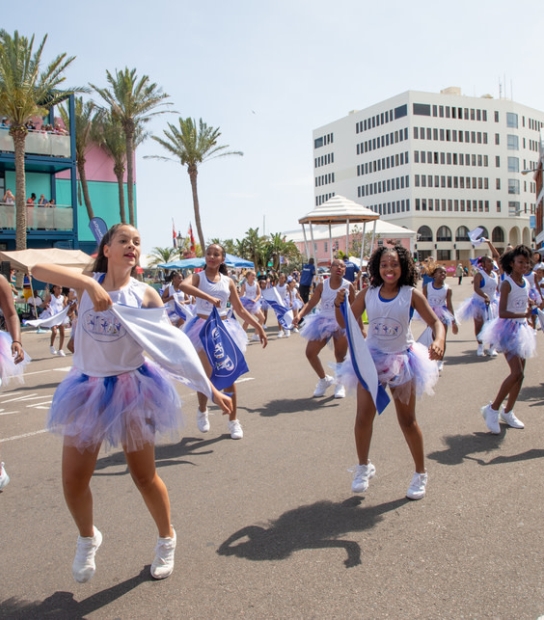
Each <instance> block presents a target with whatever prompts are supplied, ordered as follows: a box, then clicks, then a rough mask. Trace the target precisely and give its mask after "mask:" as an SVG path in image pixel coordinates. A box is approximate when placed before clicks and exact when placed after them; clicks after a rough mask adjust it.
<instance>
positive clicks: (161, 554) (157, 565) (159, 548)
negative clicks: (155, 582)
mask: <svg viewBox="0 0 544 620" xmlns="http://www.w3.org/2000/svg"><path fill="white" fill-rule="evenodd" d="M176 542H177V536H176V530H174V536H173V537H172V538H160V537H159V538H158V539H157V545H156V547H155V559H154V560H153V563H152V564H151V576H152V577H153V579H166V578H167V577H170V575H171V574H172V572H173V571H174V553H175V551H176Z"/></svg>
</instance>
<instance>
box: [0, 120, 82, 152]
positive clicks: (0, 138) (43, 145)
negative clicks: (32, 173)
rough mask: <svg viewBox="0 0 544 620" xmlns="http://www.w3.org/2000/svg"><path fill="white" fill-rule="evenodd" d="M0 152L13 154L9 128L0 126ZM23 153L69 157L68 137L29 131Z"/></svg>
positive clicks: (13, 149)
mask: <svg viewBox="0 0 544 620" xmlns="http://www.w3.org/2000/svg"><path fill="white" fill-rule="evenodd" d="M0 151H5V152H7V153H13V152H14V151H15V148H14V146H13V138H12V137H11V136H10V135H9V127H1V126H0ZM25 153H30V154H34V155H47V156H49V157H70V136H66V135H62V134H58V133H54V132H46V131H39V130H29V132H28V134H27V136H26V140H25Z"/></svg>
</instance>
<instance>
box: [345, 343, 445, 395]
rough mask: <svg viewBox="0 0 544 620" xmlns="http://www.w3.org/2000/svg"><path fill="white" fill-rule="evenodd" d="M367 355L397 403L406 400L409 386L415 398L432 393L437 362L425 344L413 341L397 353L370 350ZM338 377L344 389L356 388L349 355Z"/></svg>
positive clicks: (355, 377)
mask: <svg viewBox="0 0 544 620" xmlns="http://www.w3.org/2000/svg"><path fill="white" fill-rule="evenodd" d="M370 354H371V355H372V359H373V360H374V364H375V365H376V370H377V371H378V380H379V381H380V383H382V384H383V385H389V386H390V387H392V388H395V397H396V398H398V399H399V400H400V401H401V402H403V403H408V402H409V401H410V396H411V394H412V386H414V387H415V392H416V397H418V398H419V397H420V396H422V395H423V394H429V395H431V396H432V395H433V394H434V390H433V388H434V386H435V384H436V382H437V381H438V364H437V363H436V362H435V361H433V360H431V359H430V358H429V349H428V348H427V347H425V346H423V345H422V344H420V343H419V342H414V343H413V344H412V345H411V346H410V348H409V349H407V350H406V351H403V352H401V353H382V352H381V351H377V350H376V349H370ZM338 378H339V381H340V382H341V383H342V384H343V385H344V386H345V387H346V389H347V390H348V391H350V392H354V391H355V389H356V388H357V384H358V380H357V376H356V375H355V371H354V370H353V365H352V363H351V357H350V356H348V357H347V359H346V360H345V361H344V362H343V363H342V364H341V365H340V368H339V370H338Z"/></svg>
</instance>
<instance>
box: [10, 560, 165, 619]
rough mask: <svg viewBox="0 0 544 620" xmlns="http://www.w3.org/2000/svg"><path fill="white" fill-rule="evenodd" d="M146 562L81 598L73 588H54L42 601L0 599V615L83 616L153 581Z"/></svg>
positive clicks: (68, 617) (23, 617)
mask: <svg viewBox="0 0 544 620" xmlns="http://www.w3.org/2000/svg"><path fill="white" fill-rule="evenodd" d="M149 568H150V567H149V565H148V566H145V567H144V568H143V569H142V571H141V572H140V574H139V575H136V576H135V577H131V578H130V579H127V580H126V581H123V582H122V583H118V584H117V585H115V586H112V587H111V588H107V589H106V590H102V591H101V592H97V593H96V594H93V595H92V596H89V597H88V598H86V599H83V600H82V601H76V600H75V599H74V595H73V593H72V592H55V593H54V594H52V595H51V596H49V597H47V598H46V599H45V600H43V601H25V600H21V599H17V598H9V599H6V600H5V601H3V602H1V603H0V618H10V619H13V620H23V619H24V620H28V619H29V618H54V619H55V620H64V619H66V620H83V618H86V617H88V615H89V614H91V613H93V612H94V611H96V610H98V609H101V608H102V607H106V606H107V605H109V604H110V603H112V602H113V601H115V600H117V599H119V598H121V597H122V596H124V595H125V594H127V593H128V592H130V591H131V590H133V589H134V588H136V587H138V586H139V585H140V584H141V583H144V582H145V581H153V579H152V578H151V576H150V574H149Z"/></svg>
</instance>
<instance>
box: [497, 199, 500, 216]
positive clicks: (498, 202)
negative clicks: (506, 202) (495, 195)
mask: <svg viewBox="0 0 544 620" xmlns="http://www.w3.org/2000/svg"><path fill="white" fill-rule="evenodd" d="M500 212H501V201H500V200H497V213H500Z"/></svg>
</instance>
